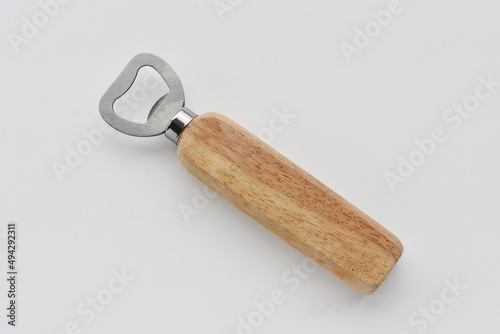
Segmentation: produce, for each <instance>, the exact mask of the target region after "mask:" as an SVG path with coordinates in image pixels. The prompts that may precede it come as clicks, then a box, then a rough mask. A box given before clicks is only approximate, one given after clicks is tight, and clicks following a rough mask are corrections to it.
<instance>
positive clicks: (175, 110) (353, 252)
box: [99, 54, 403, 294]
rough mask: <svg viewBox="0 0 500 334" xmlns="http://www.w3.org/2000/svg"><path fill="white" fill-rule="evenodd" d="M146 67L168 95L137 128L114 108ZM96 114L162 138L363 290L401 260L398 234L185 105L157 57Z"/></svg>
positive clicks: (188, 164)
mask: <svg viewBox="0 0 500 334" xmlns="http://www.w3.org/2000/svg"><path fill="white" fill-rule="evenodd" d="M144 66H151V67H152V68H154V69H155V70H156V71H157V72H158V73H159V74H160V75H161V76H162V78H163V79H164V80H165V82H166V84H167V85H168V87H169V92H168V94H166V95H164V96H163V97H161V98H160V99H159V100H158V101H157V102H156V103H155V104H154V106H153V107H152V109H151V112H150V113H149V117H148V120H147V122H146V123H145V124H140V123H135V122H132V121H129V120H126V119H124V118H122V117H120V116H119V115H117V114H116V113H115V111H114V109H113V104H114V102H115V101H116V100H117V99H119V98H120V97H121V96H123V95H124V94H125V93H126V92H127V91H128V90H129V89H130V87H131V86H132V84H133V82H134V80H135V78H136V76H137V73H138V71H139V70H140V69H141V68H142V67H144ZM99 109H100V112H101V115H102V117H103V118H104V120H105V121H106V122H107V123H108V124H109V125H110V126H111V127H113V128H115V129H116V130H118V131H121V132H123V133H125V134H128V135H132V136H137V137H150V136H157V135H161V134H165V135H166V137H167V138H168V139H170V140H171V141H172V142H174V143H175V144H177V145H178V150H177V155H178V157H179V160H180V161H181V163H182V165H183V166H184V167H185V168H186V169H187V170H188V171H189V172H190V173H191V174H193V175H194V176H195V177H196V178H198V179H199V180H200V181H202V182H203V183H205V184H206V185H207V186H208V187H210V188H211V189H212V190H214V191H215V192H216V193H217V194H219V195H220V196H222V197H224V198H225V199H226V200H228V201H229V202H231V203H232V204H233V205H234V206H236V207H237V208H239V209H240V210H241V211H243V212H244V213H245V214H247V215H248V216H250V217H251V218H253V219H255V220H256V221H257V222H259V223H260V224H262V225H263V226H264V227H266V228H267V229H268V230H270V231H271V232H273V233H274V234H276V235H277V236H279V237H280V238H281V239H283V240H284V241H286V242H287V243H288V244H290V245H291V246H292V247H294V248H295V249H297V250H298V251H300V252H301V253H303V254H304V255H306V256H307V257H309V258H310V259H311V260H313V261H314V262H316V263H317V264H318V265H320V266H321V267H323V268H324V269H326V270H327V271H328V272H330V273H332V274H333V275H335V276H336V277H337V278H339V279H340V280H342V281H343V282H345V283H346V284H347V285H349V286H350V287H351V288H353V289H354V290H356V291H358V292H361V293H363V294H372V293H373V292H374V291H375V290H376V289H377V288H378V287H379V285H380V284H381V283H382V282H383V281H384V279H385V278H386V276H387V275H388V274H389V272H390V271H391V269H392V268H393V267H394V265H395V264H396V262H397V261H398V259H399V258H400V257H401V254H402V252H403V245H402V244H401V242H400V241H399V239H398V238H397V237H396V236H394V235H393V234H392V233H391V232H389V231H388V230H386V229H385V228H384V227H383V226H381V225H380V224H378V223H377V222H375V221H374V220H373V219H371V218H370V217H368V216H367V215H366V214H364V213H363V212H361V211H360V210H359V209H357V208H356V207H354V206H353V205H352V204H350V203H349V202H347V201H346V200H345V199H344V198H342V197H341V196H339V195H338V194H337V193H335V192H334V191H333V190H331V189H330V188H328V187H327V186H325V185H324V184H323V183H321V182H320V181H318V180H317V179H315V178H314V177H313V176H311V175H310V174H308V173H307V172H306V171H304V170H303V169H301V168H300V167H299V166H297V165H296V164H294V163H293V162H292V161H290V160H288V159H287V158H286V157H284V156H283V155H281V154H280V153H279V152H277V151H276V150H274V149H273V148H271V147H270V146H268V145H267V144H266V143H264V142H263V141H262V140H260V139H259V138H257V137H256V136H254V135H253V134H251V133H250V132H248V131H247V130H245V129H244V128H242V127H241V126H239V125H238V124H236V123H234V122H233V121H231V120H230V119H228V118H227V117H225V116H222V115H220V114H216V113H207V114H204V115H201V116H197V115H196V114H195V113H193V112H192V111H191V110H189V109H187V108H186V107H184V91H183V88H182V84H181V82H180V80H179V78H178V77H177V75H176V74H175V72H174V70H173V69H172V68H171V67H170V66H169V65H168V64H167V63H166V62H165V61H163V60H162V59H161V58H159V57H157V56H154V55H152V54H139V55H137V56H136V57H134V58H133V59H132V60H131V61H130V62H129V64H128V65H127V66H126V67H125V69H124V70H123V72H122V73H121V74H120V75H119V76H118V78H117V79H116V81H115V82H114V83H113V84H112V85H111V87H109V89H108V90H107V91H106V93H105V94H104V96H103V97H102V99H101V101H100V104H99Z"/></svg>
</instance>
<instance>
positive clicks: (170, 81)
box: [99, 53, 196, 143]
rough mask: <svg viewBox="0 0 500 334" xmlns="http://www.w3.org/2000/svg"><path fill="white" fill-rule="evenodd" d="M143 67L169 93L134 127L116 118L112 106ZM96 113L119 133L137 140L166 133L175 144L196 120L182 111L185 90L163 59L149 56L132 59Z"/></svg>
mask: <svg viewBox="0 0 500 334" xmlns="http://www.w3.org/2000/svg"><path fill="white" fill-rule="evenodd" d="M144 66H151V67H152V68H154V69H155V70H156V71H157V72H158V73H159V74H160V75H161V77H162V78H163V80H165V82H166V83H167V85H168V88H169V93H168V94H166V95H164V96H162V97H161V98H160V99H159V100H158V102H156V103H155V104H154V106H152V108H151V112H150V113H149V117H148V120H147V122H146V123H136V122H132V121H129V120H127V119H125V118H123V117H120V116H119V115H118V114H116V112H115V111H114V109H113V105H114V103H115V101H116V100H118V99H119V98H120V97H121V96H123V95H124V94H125V93H126V92H127V91H128V90H129V89H130V87H132V84H133V83H134V80H135V78H136V77H137V73H138V72H139V70H140V69H141V68H142V67H144ZM99 110H100V112H101V116H102V117H103V118H104V120H105V121H106V122H107V123H108V124H109V125H110V126H111V127H113V128H115V129H116V130H118V131H120V132H123V133H125V134H128V135H131V136H136V137H152V136H157V135H160V134H163V133H165V134H166V135H167V138H169V139H170V140H172V141H173V142H174V143H177V140H178V139H179V136H180V134H181V132H182V130H184V128H185V127H186V126H187V125H188V124H189V122H190V121H191V120H192V119H193V118H194V117H196V114H195V113H193V112H192V111H190V110H189V109H187V108H184V90H183V88H182V84H181V81H180V80H179V77H178V76H177V74H175V72H174V70H173V69H172V68H171V67H170V66H169V65H168V64H167V63H166V62H165V61H164V60H163V59H161V58H160V57H157V56H155V55H152V54H149V53H142V54H139V55H137V56H135V57H134V58H132V60H131V61H130V62H129V63H128V65H127V66H126V67H125V69H124V70H123V71H122V73H121V74H120V75H119V76H118V78H117V79H116V80H115V82H113V84H112V85H111V86H110V87H109V88H108V90H107V91H106V93H105V94H104V95H103V97H102V98H101V101H100V103H99Z"/></svg>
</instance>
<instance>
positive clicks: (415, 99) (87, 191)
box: [0, 0, 500, 334]
mask: <svg viewBox="0 0 500 334" xmlns="http://www.w3.org/2000/svg"><path fill="white" fill-rule="evenodd" d="M42 2H43V3H45V2H46V0H42ZM49 2H50V1H49ZM222 2H223V3H225V4H226V6H230V8H231V10H228V11H226V12H224V13H223V14H221V15H218V13H217V10H216V9H215V7H214V2H213V1H212V0H190V1H123V0H122V1H117V0H113V1H94V0H87V1H78V0H73V1H70V2H69V3H67V4H59V9H58V11H57V12H55V11H56V10H55V8H54V7H53V8H52V11H53V12H54V13H53V14H54V15H53V17H49V16H48V15H46V17H47V18H48V20H47V22H43V14H40V12H41V11H42V10H43V9H42V7H41V5H40V3H38V2H37V1H35V0H29V1H26V0H24V1H16V2H12V1H11V2H8V3H7V2H6V1H4V2H3V3H2V5H1V8H0V22H1V28H0V36H2V38H1V39H0V41H1V42H0V48H1V54H2V62H1V65H0V67H1V73H2V76H1V80H0V85H1V86H0V87H1V91H2V94H1V98H0V109H1V110H2V121H1V123H0V143H1V145H2V146H1V148H2V151H1V152H2V164H1V170H0V178H1V179H0V185H1V189H2V191H1V198H0V209H1V218H0V242H1V243H2V245H1V247H2V248H1V255H0V259H1V261H2V262H5V260H4V259H5V257H6V255H5V254H6V253H5V240H4V235H2V234H1V233H5V228H6V225H7V222H9V221H16V222H17V223H18V225H19V241H18V242H19V253H18V257H19V263H18V264H19V268H20V269H19V271H20V280H19V286H18V290H19V296H20V297H19V300H18V304H19V318H18V325H19V326H18V331H17V332H18V333H23V334H24V333H46V334H49V333H53V334H55V333H120V334H125V333H127V334H128V333H153V332H169V333H220V334H223V333H231V334H233V333H238V332H240V333H250V332H254V333H259V334H261V333H262V334H264V333H287V334H291V333H305V332H307V333H384V334H387V333H394V334H401V333H411V334H413V333H421V332H425V333H471V332H474V333H485V332H492V330H493V331H496V330H497V329H498V327H499V325H500V323H499V320H498V319H499V318H498V313H499V311H500V309H499V306H498V299H499V297H500V295H499V292H498V275H499V273H500V261H499V259H498V258H499V257H498V254H499V251H500V246H499V243H498V234H499V232H500V228H499V219H500V214H499V211H498V202H499V199H500V198H499V197H500V196H499V192H498V189H499V186H500V177H499V174H498V171H499V167H500V159H499V149H500V145H499V144H500V132H499V131H498V127H499V125H500V124H499V122H500V115H499V111H500V87H496V90H495V91H494V92H493V93H492V94H491V96H489V97H488V98H486V99H484V100H483V101H480V104H479V106H478V107H477V108H476V110H475V111H474V112H472V113H471V115H470V117H469V118H466V119H465V118H464V119H462V121H463V122H462V123H461V124H460V126H459V127H458V128H457V129H454V128H453V127H452V126H454V125H455V126H456V125H457V123H456V122H458V121H454V122H446V121H445V120H444V119H443V116H444V115H445V114H446V112H447V109H449V108H451V107H453V105H454V104H461V103H463V102H464V101H465V100H466V99H469V100H468V101H469V102H470V101H473V98H472V100H471V96H473V95H474V93H475V89H476V87H477V86H478V85H480V79H479V78H480V77H483V78H485V79H487V78H488V77H491V78H492V80H493V81H496V82H497V81H500V63H499V60H500V44H499V39H498V32H499V29H500V21H499V20H498V12H499V10H500V6H499V5H498V3H497V2H494V1H486V0H483V1H477V0H475V1H472V0H470V1H409V0H401V2H400V5H399V7H398V11H399V13H398V14H391V20H390V22H389V23H388V24H385V25H386V26H385V27H381V29H380V31H379V32H378V34H377V35H376V36H375V33H377V31H375V33H373V34H374V37H372V38H370V39H371V42H370V43H369V44H368V45H367V46H366V47H362V48H358V53H356V54H353V55H352V57H351V59H350V60H351V61H350V62H349V61H348V59H347V58H346V57H345V55H344V54H343V52H342V49H341V46H342V45H343V46H344V47H345V44H342V43H348V44H350V45H354V46H355V44H354V43H355V41H354V39H355V36H356V30H355V29H356V28H357V27H358V28H360V29H364V28H365V25H367V24H368V27H372V28H374V29H376V24H375V25H373V22H376V21H374V20H375V19H374V17H373V16H372V14H371V11H375V12H376V13H380V11H382V10H387V8H388V6H392V5H391V4H390V1H367V0H366V1H356V2H351V1H324V0H323V1H320V0H314V1H284V0H282V1H255V0H254V1H250V0H248V1H236V0H232V1H229V0H224V1H222ZM219 5H220V4H219ZM36 15H41V16H40V17H37V18H36V19H38V20H42V21H39V22H38V23H40V22H41V23H42V24H45V23H46V25H45V26H43V27H40V28H38V30H39V31H38V32H37V33H36V35H34V36H33V37H32V38H27V39H26V41H25V42H26V43H22V44H20V45H18V52H16V50H15V49H16V48H14V47H13V44H12V43H11V41H10V39H12V38H13V37H12V36H14V35H13V34H16V35H18V36H22V28H23V25H25V24H26V23H25V22H26V21H23V18H26V20H28V21H29V22H33V16H36ZM370 22H372V23H370ZM370 24H371V25H370ZM379 26H380V25H379ZM32 33H33V31H32ZM23 38H24V37H23ZM358 42H359V41H358ZM358 45H359V43H358ZM141 52H152V53H155V54H157V55H159V56H161V57H163V58H164V59H165V60H166V61H167V62H169V64H170V65H171V66H172V67H173V68H174V69H175V70H176V72H177V74H178V75H179V76H180V78H181V80H182V82H183V84H184V89H185V92H186V95H187V96H186V101H187V102H186V105H187V106H188V107H189V108H191V109H192V110H193V111H195V112H197V113H199V114H202V113H206V112H219V113H222V114H224V115H226V116H228V117H230V118H231V119H233V120H235V121H236V122H238V123H239V124H241V125H242V126H244V127H245V128H247V129H248V130H250V131H251V132H253V133H255V134H256V135H258V134H260V133H262V131H265V130H263V129H266V128H269V127H270V124H271V123H272V122H275V121H273V119H274V118H275V117H276V116H275V112H277V111H279V112H283V110H286V111H287V112H288V113H290V114H292V115H294V116H295V118H294V119H293V120H290V121H289V124H287V125H286V126H284V127H283V128H280V131H275V132H274V133H273V140H272V142H271V145H272V146H273V147H274V148H276V149H278V150H279V151H280V152H282V153H283V154H285V155H286V156H288V157H289V158H290V159H292V160H293V161H294V162H296V163H297V164H299V165H300V166H302V167H303V168H304V169H305V170H307V171H308V172H310V173H311V174H312V175H314V176H315V177H317V178H318V179H319V180H321V181H322V182H324V183H325V184H326V185H328V186H330V187H331V188H332V189H334V190H335V191H336V192H338V193H339V194H341V195H342V196H344V197H345V198H346V199H348V200H349V201H351V202H352V203H353V204H354V205H356V206H358V207H359V208H360V209H362V210H363V211H365V212H366V213H367V214H368V215H370V216H371V217H373V218H374V219H375V220H377V221H379V222H380V223H381V224H382V225H384V226H385V227H387V228H388V229H389V230H391V231H392V232H394V233H395V234H396V235H397V236H398V237H399V238H400V239H401V241H402V242H403V244H404V245H405V252H404V254H403V257H402V258H401V260H400V262H399V263H398V264H397V265H396V267H395V268H394V270H393V271H392V272H391V274H390V275H389V277H388V278H387V280H386V281H385V282H384V284H383V285H382V286H381V287H380V289H379V290H378V291H377V292H376V293H375V294H374V295H372V296H363V295H360V294H358V293H356V292H354V291H353V290H351V289H350V288H349V287H347V286H346V285H344V284H343V283H341V282H340V281H338V280H337V279H336V278H334V277H333V276H331V275H330V274H328V273H327V272H325V271H323V270H322V269H318V270H316V271H314V272H312V273H310V274H308V275H309V276H308V277H307V278H305V277H306V276H305V275H303V278H300V279H297V277H299V276H296V275H295V274H291V272H290V271H289V270H291V268H292V267H293V266H300V265H302V263H303V259H304V257H303V256H302V255H301V254H299V253H298V252H297V251H295V250H294V249H292V248H291V247H289V246H288V245H287V244H285V243H284V242H282V241H281V240H279V239H278V238H277V237H275V236H274V235H272V234H271V233H270V232H268V231H267V230H265V229H264V228H263V227H261V226H260V225H259V224H257V223H255V222H254V221H252V220H251V219H250V218H248V217H247V216H245V215H244V214H243V213H241V212H240V211H238V210H237V209H236V208H234V207H232V206H231V205H230V204H229V203H227V202H225V201H224V200H223V199H221V198H211V199H207V201H205V202H204V201H203V200H200V198H199V196H198V197H196V195H195V194H196V192H197V191H201V192H202V193H203V191H204V188H203V185H202V184H201V183H200V182H198V181H197V180H196V179H195V178H194V177H192V176H191V175H189V174H188V173H187V172H186V171H185V170H184V169H183V167H182V166H181V164H180V163H179V161H178V159H177V157H176V147H175V146H174V145H173V144H171V143H170V142H169V141H168V140H166V139H165V138H162V137H157V138H150V139H144V138H133V137H128V136H125V135H123V134H121V133H118V132H116V131H111V132H109V133H105V134H104V135H103V137H102V140H100V142H98V143H97V144H96V145H92V146H91V152H90V154H88V155H87V156H85V157H83V159H82V160H81V161H80V163H79V164H78V166H76V167H75V168H72V172H71V173H65V174H64V175H63V176H62V181H60V180H59V179H58V177H57V175H56V173H55V172H54V169H53V166H54V164H55V163H60V164H66V162H65V159H66V157H67V155H68V150H77V149H78V147H79V145H84V146H85V145H86V144H85V141H86V140H87V139H86V137H85V135H84V133H89V132H91V133H95V132H92V131H94V130H95V129H99V126H100V123H101V122H102V121H101V118H100V115H99V112H98V102H99V99H100V97H101V96H102V94H103V93H104V91H105V90H106V89H107V87H108V86H109V85H110V84H111V82H112V81H113V80H114V79H115V77H116V76H117V75H118V74H119V72H120V71H121V69H122V68H123V67H124V66H125V65H126V63H127V62H128V60H129V59H130V58H132V57H133V56H134V55H136V54H137V53H141ZM483 92H485V90H484V89H483ZM455 116H456V115H455ZM278 124H279V123H278ZM436 128H441V129H442V131H443V132H444V134H445V135H446V138H447V139H446V141H445V142H444V143H440V144H438V145H437V146H436V148H435V150H434V152H433V153H432V154H431V155H430V156H428V157H426V159H425V161H424V162H423V163H422V164H421V165H420V166H418V167H416V168H415V170H414V172H413V174H412V175H410V176H408V177H406V178H405V182H403V183H398V184H397V185H396V186H395V190H394V191H391V188H390V187H389V185H388V183H387V182H386V179H385V176H384V175H385V173H387V172H392V173H396V172H397V168H398V164H399V156H403V157H405V158H406V159H408V157H409V155H410V154H412V152H414V151H415V150H416V149H418V147H417V146H416V144H415V140H424V139H426V138H430V137H431V135H432V132H433V130H434V129H436ZM96 138H98V136H97V137H96ZM80 148H81V147H80ZM87 148H88V147H87ZM193 201H198V202H196V203H194V204H193ZM187 206H191V207H193V208H194V209H196V210H197V214H193V215H192V216H191V217H190V219H189V221H187V220H186V219H184V218H183V216H182V214H181V213H180V208H185V207H187ZM196 206H197V207H198V209H197V208H196ZM1 268H5V263H2V264H1ZM123 270H124V271H125V273H126V275H128V276H131V277H133V278H134V279H133V280H131V279H130V280H126V283H125V284H126V286H122V288H121V291H120V292H116V293H114V292H110V287H109V284H110V283H111V284H112V286H113V287H114V291H116V290H117V289H118V288H117V287H118V286H119V285H120V284H119V283H118V281H115V279H114V277H115V275H116V273H117V272H121V271H123ZM2 271H5V270H4V269H2ZM3 275H4V274H0V276H1V277H4V276H3ZM294 275H295V276H294ZM292 276H294V277H295V279H294V280H293V282H294V283H293V284H292V283H291V277H292ZM455 283H456V284H458V285H460V286H461V287H460V288H459V290H457V291H455V292H453V290H450V289H449V287H448V285H450V284H455ZM113 284H114V285H113ZM298 284H300V286H298ZM0 288H1V289H2V291H0V296H2V297H1V298H0V299H1V302H2V306H1V307H0V309H2V310H3V309H4V306H3V305H6V304H5V303H6V302H7V301H6V298H5V293H6V286H5V282H4V280H3V279H2V285H1V286H0ZM275 290H280V291H281V292H282V294H283V296H284V297H283V298H284V301H283V302H282V303H280V304H277V305H274V306H273V308H274V309H273V310H272V312H269V313H272V314H268V315H269V316H265V315H264V316H262V318H261V319H262V320H261V321H260V318H259V315H258V314H257V313H256V312H259V311H258V308H257V307H256V306H255V303H257V304H259V303H261V302H262V301H263V300H267V299H269V298H270V296H271V293H272V292H273V291H275ZM275 292H276V291H275ZM110 296H111V297H110ZM443 296H444V297H443ZM97 297H99V298H100V300H101V301H105V303H106V305H104V306H102V305H98V306H99V309H100V310H101V311H100V312H97V311H95V317H94V318H93V319H91V316H90V315H89V312H90V311H89V310H90V307H89V306H86V303H88V300H91V299H88V298H96V299H97ZM110 298H111V299H110ZM82 303H83V306H82ZM81 307H83V309H81ZM101 308H102V309H101ZM426 309H429V311H425V310H426ZM78 310H80V311H78ZM82 310H86V311H87V313H85V314H86V315H82V312H81V311H82ZM422 312H424V313H425V312H428V315H427V318H426V316H424V315H422V314H424V313H422ZM429 312H430V313H429ZM90 313H91V312H90ZM249 317H250V318H252V317H253V320H250V321H254V324H255V323H256V322H255V321H257V324H258V328H254V327H251V328H246V329H243V328H239V329H238V326H243V325H241V320H239V319H238V318H241V319H244V321H245V322H248V321H249V320H248V318H249ZM0 319H2V320H1V324H0V326H1V327H0V328H2V333H3V332H4V328H6V325H5V320H6V318H5V315H4V311H2V314H0ZM412 319H413V320H412ZM259 321H260V322H259ZM249 329H250V330H249ZM5 333H7V330H5Z"/></svg>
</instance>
